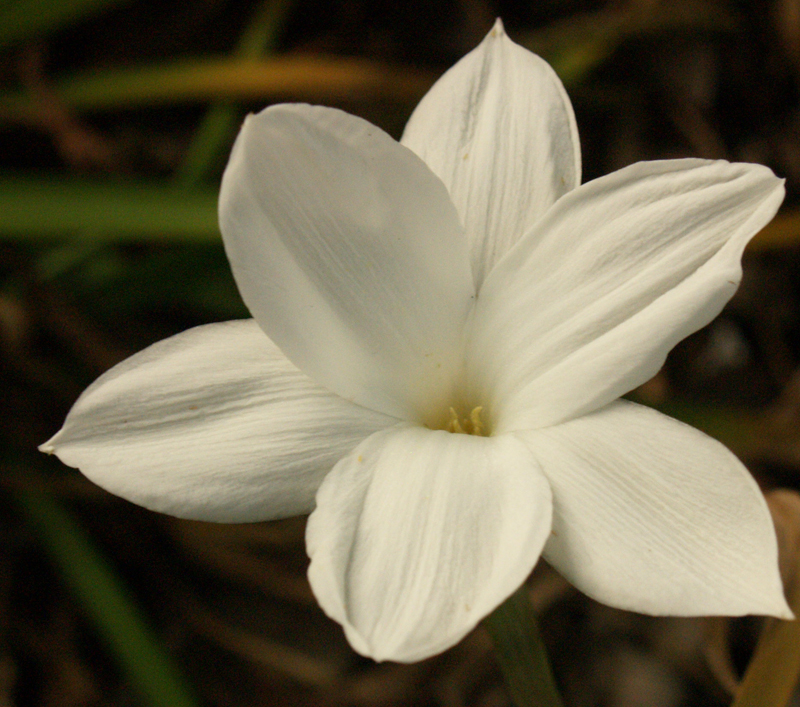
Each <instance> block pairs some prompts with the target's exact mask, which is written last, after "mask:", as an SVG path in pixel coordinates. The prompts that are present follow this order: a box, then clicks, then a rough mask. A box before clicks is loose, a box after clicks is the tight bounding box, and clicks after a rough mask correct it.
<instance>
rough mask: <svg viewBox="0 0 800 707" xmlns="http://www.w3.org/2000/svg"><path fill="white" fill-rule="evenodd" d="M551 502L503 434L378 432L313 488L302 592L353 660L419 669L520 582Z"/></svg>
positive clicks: (525, 457) (525, 458)
mask: <svg viewBox="0 0 800 707" xmlns="http://www.w3.org/2000/svg"><path fill="white" fill-rule="evenodd" d="M550 504H551V500H550V489H549V488H548V485H547V482H546V481H545V479H544V478H543V477H542V475H541V472H540V471H539V469H538V468H537V466H536V463H535V462H534V461H533V457H532V456H531V454H530V452H529V451H528V450H527V449H526V448H525V446H524V445H523V444H522V443H521V442H520V441H519V440H517V439H515V438H514V437H513V436H510V435H509V436H505V437H475V436H470V435H462V434H450V433H448V432H442V431H432V430H428V429H425V428H421V427H409V426H400V427H396V428H394V429H391V430H387V431H385V432H378V433H377V434H375V435H373V436H372V437H370V438H369V439H367V440H366V441H365V442H363V443H362V444H361V445H360V446H358V447H357V448H356V449H355V450H354V451H353V452H352V453H351V454H350V455H349V456H347V457H346V458H344V459H343V460H342V461H341V462H339V464H337V466H336V467H335V468H334V470H333V471H332V472H331V473H330V474H329V475H328V476H327V477H326V479H325V481H324V482H323V484H322V486H321V487H320V490H319V493H318V494H317V508H316V510H315V511H314V512H313V513H312V514H311V517H310V518H309V522H308V528H307V533H306V545H307V548H308V553H309V555H310V557H311V566H310V568H309V573H308V574H309V579H310V580H311V586H312V588H313V590H314V594H315V595H316V597H317V600H318V601H319V603H320V604H321V606H322V608H323V609H324V610H325V612H326V613H327V614H328V615H329V616H330V617H331V618H333V619H335V620H336V621H338V622H339V623H341V624H342V625H343V626H344V629H345V633H346V634H347V637H348V639H349V641H350V644H351V645H352V646H353V648H354V649H355V650H357V651H358V652H359V653H362V654H363V655H366V656H370V657H372V658H374V659H375V660H395V661H400V662H412V661H416V660H422V659H423V658H427V657H429V656H431V655H435V654H436V653H439V652H441V651H443V650H445V649H446V648H449V647H450V646H452V645H453V644H455V643H456V642H457V641H459V640H460V639H461V638H462V637H463V636H464V635H465V634H466V633H467V632H469V631H470V630H471V629H472V628H473V627H474V626H475V625H476V624H477V622H478V621H480V620H481V619H482V618H483V617H484V616H486V615H487V614H488V613H489V612H491V611H492V610H493V609H494V608H495V607H497V606H498V605H499V604H500V603H501V602H502V601H504V600H505V599H506V598H507V597H508V596H509V595H510V594H512V593H513V592H514V591H515V590H516V589H517V588H518V587H519V586H520V584H522V582H523V581H524V580H525V578H526V577H527V576H528V574H529V573H530V571H531V570H532V569H533V566H534V564H535V563H536V560H537V559H538V557H539V554H540V552H541V549H542V546H543V544H544V542H545V540H546V539H547V534H548V533H549V531H550V513H551V510H550Z"/></svg>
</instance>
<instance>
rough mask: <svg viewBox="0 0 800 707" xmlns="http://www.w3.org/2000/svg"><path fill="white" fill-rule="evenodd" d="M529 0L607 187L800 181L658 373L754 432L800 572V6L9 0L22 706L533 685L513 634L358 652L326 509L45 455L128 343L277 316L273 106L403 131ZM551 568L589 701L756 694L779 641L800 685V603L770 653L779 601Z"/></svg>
mask: <svg viewBox="0 0 800 707" xmlns="http://www.w3.org/2000/svg"><path fill="white" fill-rule="evenodd" d="M497 16H500V17H502V18H503V20H504V22H505V24H506V28H507V31H508V33H509V35H510V36H511V38H512V39H514V40H515V41H517V42H519V43H521V44H523V45H524V46H526V47H528V48H530V49H532V50H534V51H536V52H537V53H539V54H541V55H542V56H544V57H545V58H546V59H547V60H548V61H550V62H551V63H552V65H553V66H554V67H555V69H556V70H557V72H558V73H559V75H560V76H561V78H562V80H563V82H564V84H565V85H566V87H567V90H568V92H569V94H570V96H571V98H572V101H573V103H574V106H575V110H576V114H577V120H578V126H579V130H580V133H581V141H582V148H583V156H584V181H587V180H590V179H593V178H595V177H597V176H600V175H602V174H605V173H608V172H610V171H613V170H615V169H618V168H620V167H623V166H625V165H627V164H630V163H632V162H635V161H638V160H648V159H660V158H672V157H685V156H696V157H705V158H724V159H728V160H739V161H750V162H760V163H763V164H766V165H768V166H770V167H771V168H772V169H773V170H774V171H775V172H776V173H777V174H778V175H779V176H782V177H785V178H786V179H787V185H786V186H787V198H786V202H785V203H784V206H783V209H782V211H781V213H780V215H779V216H778V218H777V219H776V220H775V222H773V224H772V225H770V226H769V227H767V229H765V231H763V232H762V233H761V234H759V236H758V237H757V238H756V239H755V240H754V242H753V243H752V244H751V246H750V247H749V249H748V250H747V252H746V255H745V263H744V280H743V283H742V286H741V288H740V290H739V292H738V293H737V295H736V296H735V298H734V299H733V300H732V302H731V303H730V305H729V306H728V307H727V309H726V310H725V311H724V312H723V314H722V315H721V316H720V317H719V318H718V319H717V320H716V321H715V322H713V323H712V324H711V325H710V326H709V327H707V328H706V329H705V330H703V331H701V332H698V333H697V334H695V335H694V336H692V337H690V338H689V339H687V340H686V341H684V342H683V343H681V344H680V345H679V346H678V347H677V348H676V349H675V350H674V351H673V352H672V354H671V355H670V357H669V360H668V362H667V364H666V366H665V368H664V370H663V371H662V372H661V373H659V375H658V376H656V378H654V379H653V380H652V381H650V382H649V383H648V384H646V385H645V386H643V387H642V388H641V389H639V390H637V391H635V392H634V393H633V397H635V398H636V399H637V400H639V401H642V402H645V403H647V404H650V405H653V406H655V407H658V408H659V409H661V410H664V411H666V412H668V413H670V414H672V415H674V416H676V417H678V418H680V419H683V420H686V421H688V422H690V423H691V424H694V425H696V426H698V427H700V428H701V429H703V430H705V431H707V432H708V433H709V434H712V435H714V436H716V437H717V438H718V439H720V440H722V441H723V442H724V443H726V444H727V445H728V446H729V447H731V448H732V449H733V450H734V451H735V452H736V453H737V454H738V455H739V456H740V457H741V458H742V460H743V461H744V462H745V463H746V464H747V465H748V467H749V468H750V469H751V471H752V473H753V474H754V476H755V477H756V478H757V480H758V481H759V483H760V484H761V485H762V487H763V488H764V490H765V492H767V493H768V497H769V499H770V504H771V509H772V510H773V513H774V516H775V519H776V524H777V527H778V533H779V538H780V543H781V549H782V570H783V572H784V577H785V580H786V582H787V585H788V586H789V587H790V590H792V588H794V587H795V586H796V583H797V581H798V577H800V563H799V562H798V548H800V496H798V495H797V494H796V491H797V489H798V487H800V368H799V367H798V363H799V362H800V257H799V256H800V211H798V197H799V196H800V101H799V98H800V95H799V93H798V86H799V85H800V84H799V83H798V79H799V78H800V1H799V0H763V1H761V2H756V1H747V0H716V1H713V2H711V1H709V2H702V1H700V0H684V1H683V2H681V3H673V2H666V1H664V2H659V1H658V0H617V1H612V2H603V1H601V0H494V1H492V0H439V2H430V1H424V0H401V1H400V2H395V3H385V2H381V1H379V0H265V1H264V0H195V1H194V2H180V1H179V0H158V1H156V0H0V371H1V374H0V401H2V405H1V406H0V462H1V464H0V707H34V706H35V707H79V706H80V707H83V706H87V707H89V706H97V707H99V706H111V707H117V706H119V707H122V706H131V707H134V706H135V707H139V706H141V707H150V706H154V707H171V706H174V707H192V705H197V706H207V707H228V706H230V707H233V706H234V705H235V706H236V707H250V706H256V705H331V706H334V705H354V706H355V705H442V706H445V707H459V706H467V705H481V706H484V707H489V706H498V707H500V706H505V705H509V704H510V702H509V699H508V697H507V696H506V693H505V691H504V688H503V685H502V681H501V677H500V673H499V670H498V668H497V665H496V664H495V662H494V658H493V656H492V653H491V645H490V643H489V639H488V637H487V635H486V634H485V633H484V631H483V630H482V629H481V628H479V629H477V630H476V631H475V632H473V633H472V634H471V635H470V636H468V637H467V638H466V639H465V640H464V641H463V642H462V643H461V644H460V645H459V646H457V647H456V648H454V649H452V650H451V651H449V652H447V653H445V654H444V655H442V656H439V657H436V658H433V659H430V660H428V661H424V662H422V663H419V664H415V665H394V664H381V665H378V664H375V663H373V662H371V661H369V660H366V659H363V658H360V657H359V656H357V655H356V654H354V653H353V652H352V651H351V650H350V648H349V647H348V645H347V643H346V641H345V639H344V636H343V633H342V631H341V629H340V628H339V626H338V625H336V624H334V623H332V622H331V621H329V620H328V619H327V618H326V617H325V616H324V615H323V613H322V611H321V610H320V609H319V608H318V607H317V605H316V603H315V601H314V599H313V597H312V595H311V593H310V590H309V586H308V583H307V581H306V579H305V569H306V565H307V559H306V556H305V551H304V545H303V531H304V525H305V519H304V518H299V519H292V520H288V521H281V522H274V523H262V524H252V525H239V526H215V525H211V524H204V523H196V522H188V521H179V520H175V519H172V518H168V517H165V516H160V515H157V514H154V513H150V512H148V511H145V510H142V509H140V508H137V507H134V506H132V505H131V504H129V503H127V502H125V501H122V500H119V499H117V498H114V497H112V496H110V495H109V494H107V493H105V492H103V491H101V490H100V489H98V488H97V487H95V486H93V485H92V484H91V483H90V482H88V481H86V480H85V479H84V478H83V477H82V476H81V475H80V474H79V473H78V472H77V471H75V470H73V469H68V468H66V467H65V466H63V465H61V464H60V463H59V462H58V461H57V460H56V459H55V458H52V459H51V458H48V457H46V456H45V455H42V454H39V453H38V452H36V447H37V445H39V444H41V443H42V442H44V441H45V440H46V439H48V438H49V437H50V436H51V435H52V434H53V433H54V432H55V431H56V430H57V429H58V428H59V427H60V425H61V423H62V421H63V419H64V416H65V414H66V412H67V410H68V409H69V407H70V405H71V404H72V403H73V402H74V400H75V399H76V397H77V396H78V395H79V394H80V392H81V391H82V390H83V388H85V387H86V386H87V385H88V384H89V383H90V382H91V381H92V380H93V379H94V378H96V377H97V376H98V375H99V374H100V373H102V372H103V371H104V370H106V369H108V368H109V367H110V366H112V365H113V364H115V363H116V362H118V361H120V360H122V359H123V358H125V357H126V356H128V355H130V354H131V353H133V352H135V351H137V350H139V349H141V348H143V347H145V346H146V345H148V344H150V343H152V342H154V341H156V340H158V339H161V338H164V337H166V336H169V335H171V334H174V333H177V332H179V331H182V330H184V329H186V328H188V327H190V326H193V325H196V324H201V323H205V322H211V321H220V320H225V319H231V318H240V317H246V316H248V313H247V310H246V309H245V307H244V306H243V304H242V302H241V300H240V298H239V295H238V292H237V290H236V288H235V286H234V283H233V279H232V277H231V274H230V271H229V269H228V266H227V262H226V260H225V256H224V253H223V249H222V245H221V241H220V236H219V233H218V229H217V225H216V194H217V188H218V182H219V178H220V175H221V171H222V167H223V166H224V163H225V159H226V157H227V152H228V150H229V149H230V146H231V144H232V141H233V138H234V136H235V133H236V130H237V127H238V125H239V124H240V122H241V120H242V117H243V116H244V114H245V113H246V112H247V111H251V110H259V109H260V108H262V107H264V106H265V105H267V104H270V103H274V102H281V101H305V102H311V103H322V104H326V105H332V106H337V107H340V108H343V109H345V110H347V111H349V112H352V113H355V114H357V115H360V116H363V117H365V118H367V119H368V120H370V121H372V122H373V123H375V124H377V125H379V126H380V127H382V128H384V129H385V130H387V131H388V132H389V133H391V134H392V135H393V136H395V137H399V136H400V134H401V131H402V128H403V125H404V124H405V121H406V120H407V118H408V116H409V115H410V113H411V110H412V109H413V107H414V105H415V104H416V102H417V101H418V100H419V98H420V97H421V96H422V95H423V94H424V92H425V91H426V90H427V88H428V87H429V86H430V85H431V84H432V83H433V81H435V79H436V78H437V77H438V76H439V75H440V74H441V73H442V72H443V71H444V70H445V69H446V68H447V67H449V66H450V65H452V64H453V63H454V62H455V61H456V60H457V59H458V58H460V57H461V56H462V55H463V54H465V53H466V52H468V51H469V50H470V49H472V48H473V47H474V46H476V45H477V44H478V43H479V42H480V41H481V39H482V38H483V36H484V34H485V33H486V32H487V31H488V30H489V28H490V27H491V25H492V23H493V21H494V18H495V17H497ZM529 585H530V592H531V597H532V600H533V601H534V603H535V606H536V607H537V610H538V611H539V612H540V614H541V622H542V627H543V632H544V636H545V639H546V642H547V643H548V646H549V648H550V652H551V656H552V661H553V664H554V667H555V671H556V675H557V679H558V681H559V684H560V685H561V687H562V689H563V693H564V696H565V701H566V703H567V705H568V707H573V706H574V707H594V706H597V707H601V706H608V707H637V706H642V707H644V706H648V707H651V706H653V707H678V706H686V707H690V706H694V705H711V706H712V707H713V706H715V705H728V704H730V702H731V699H732V695H733V694H734V693H735V691H736V690H737V686H738V684H739V682H740V680H741V678H742V674H743V671H744V669H745V667H746V666H747V664H748V661H749V660H750V657H751V655H753V652H754V650H757V651H760V652H761V653H763V652H764V651H769V650H773V651H774V654H773V657H772V658H770V659H769V660H768V661H767V662H766V663H763V661H762V667H763V665H767V666H768V669H767V671H766V672H767V673H768V679H766V680H765V679H764V676H763V675H761V677H760V678H759V676H758V675H756V676H755V677H753V676H752V675H749V676H748V680H749V681H750V682H751V683H752V682H753V681H755V683H754V684H755V685H756V686H757V687H756V688H751V691H753V690H754V691H755V692H757V693H761V694H762V699H763V702H761V703H759V704H764V705H773V706H776V707H780V705H784V704H793V705H799V704H800V700H798V697H797V695H796V694H795V695H794V697H791V695H792V684H793V681H794V679H795V678H796V675H797V673H796V670H797V668H796V666H795V663H793V662H792V661H791V660H789V658H791V657H792V655H794V659H795V662H796V659H797V656H796V655H795V654H796V653H797V647H798V646H800V633H798V632H797V629H796V628H794V629H791V630H794V631H795V632H794V633H786V631H785V630H784V629H783V628H781V627H777V628H776V625H775V624H768V625H767V626H766V630H765V633H764V634H763V636H764V638H762V640H761V643H760V644H759V648H758V649H756V645H757V641H758V640H759V636H761V635H762V630H763V629H764V622H763V621H762V620H760V619H755V618H746V619H737V620H734V621H729V620H721V619H675V618H659V619H654V618H648V617H643V616H638V615H635V614H630V613H626V612H621V611H615V610H612V609H609V608H607V607H603V606H600V605H598V604H596V603H594V602H592V601H590V600H589V599H587V598H586V597H584V596H582V595H580V594H579V593H577V592H576V591H575V590H574V589H572V588H571V587H570V586H569V585H568V584H567V583H566V582H565V581H564V580H563V579H561V578H560V577H559V576H558V575H557V574H556V573H555V572H554V571H553V570H551V569H550V568H548V567H547V566H546V565H544V563H540V566H539V567H538V568H537V570H536V571H535V573H534V575H533V577H532V578H531V580H530V583H529ZM782 631H783V632H782ZM792 646H794V648H792ZM793 650H794V654H793V653H792V651H793ZM783 656H787V660H786V661H782V657H783ZM763 672H764V671H763V670H762V673H763ZM759 679H761V680H762V683H761V684H759V683H758V680H759ZM776 685H778V686H779V687H780V690H781V691H780V693H778V692H775V690H776V689H777V688H776ZM771 690H772V692H770V691H771ZM778 695H779V696H778ZM752 704H755V703H752Z"/></svg>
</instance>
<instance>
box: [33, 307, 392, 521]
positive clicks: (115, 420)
mask: <svg viewBox="0 0 800 707" xmlns="http://www.w3.org/2000/svg"><path fill="white" fill-rule="evenodd" d="M396 422H397V421H396V420H395V419H393V418H390V417H387V416H385V415H381V414H379V413H376V412H373V411H371V410H367V409H365V408H362V407H360V406H358V405H355V404H353V403H349V402H347V401H345V400H342V399H341V398H339V397H338V396H336V395H334V394H333V393H330V392H328V391H327V390H325V389H324V388H322V387H320V386H319V385H317V384H316V383H314V382H312V381H311V380H310V379H309V378H308V376H306V375H305V374H304V373H302V372H301V371H299V370H298V369H297V368H296V367H295V366H294V365H293V364H292V363H290V362H289V361H288V359H286V357H285V356H283V354H282V353H281V352H280V350H279V349H278V348H277V347H276V346H275V344H273V343H272V342H271V341H270V340H269V339H268V338H267V336H266V335H265V334H264V332H263V331H261V329H260V328H259V327H258V325H257V324H256V323H255V322H254V321H253V320H247V321H233V322H225V323H221V324H209V325H206V326H200V327H196V328H194V329H189V330H188V331H185V332H183V333H182V334H178V335H177V336H173V337H171V338H169V339H166V340H164V341H160V342H158V343H156V344H153V345H152V346H150V347H149V348H147V349H145V350H144V351H140V352H139V353H137V354H136V355H134V356H131V357H130V358H129V359H127V360H125V361H123V362H122V363H120V364H119V365H117V366H115V367H114V368H112V369H111V370H110V371H108V372H107V373H105V374H104V375H103V376H101V377H100V378H99V379H98V380H97V381H95V383H93V384H92V385H91V386H90V387H89V388H87V390H86V391H85V392H84V393H83V395H81V397H80V398H79V399H78V401H77V402H76V403H75V405H74V406H73V408H72V410H71V411H70V413H69V415H68V416H67V419H66V422H65V423H64V427H63V428H62V429H61V431H60V432H58V433H57V434H56V435H55V436H54V437H53V438H52V439H51V440H50V441H49V442H47V443H46V444H43V445H42V446H41V447H40V449H41V450H42V451H44V452H49V453H54V454H56V455H57V456H58V457H59V459H61V461H63V462H64V463H65V464H68V465H69V466H74V467H77V468H79V469H80V470H81V471H82V472H83V473H84V474H85V475H86V476H87V477H89V478H90V479H91V480H92V481H94V482H95V483H96V484H98V485H99V486H102V487H103V488H105V489H107V490H108V491H110V492H112V493H114V494H117V495H118V496H122V497H123V498H126V499H128V500H129V501H133V502H134V503H138V504H139V505H141V506H145V507H146V508H150V509H151V510H154V511H160V512H162V513H169V514H170V515H174V516H178V517H181V518H194V519H197V520H212V521H218V522H249V521H258V520H269V519H273V518H282V517H284V516H291V515H297V514H299V513H307V512H309V511H310V510H311V509H312V508H313V507H314V495H315V494H316V491H317V489H318V487H319V485H320V483H321V481H322V478H323V477H324V476H325V474H326V473H327V472H328V471H330V470H331V469H332V468H333V466H334V465H335V464H336V462H337V461H338V460H339V459H340V458H341V457H342V456H344V455H345V454H346V453H347V452H349V451H350V450H351V449H352V448H353V447H354V446H355V445H357V444H358V443H359V442H361V441H362V440H363V439H365V438H366V437H367V436H368V435H370V434H372V433H373V432H375V431H376V430H380V429H383V428H386V427H388V426H390V425H392V424H396Z"/></svg>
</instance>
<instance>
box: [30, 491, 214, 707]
mask: <svg viewBox="0 0 800 707" xmlns="http://www.w3.org/2000/svg"><path fill="white" fill-rule="evenodd" d="M17 500H18V503H19V507H20V508H21V509H22V511H23V513H24V515H25V517H26V519H27V521H28V522H29V523H30V524H31V526H32V527H33V528H34V529H35V530H36V532H37V534H38V535H39V538H40V540H41V542H42V544H43V545H44V547H45V549H46V550H47V552H48V554H49V555H50V557H51V559H52V560H53V562H54V563H55V564H56V566H57V567H58V569H59V570H60V572H61V574H62V576H63V577H64V580H65V581H66V583H67V584H68V585H69V587H70V589H71V590H72V593H73V594H74V595H75V597H77V599H78V600H79V601H80V603H81V605H82V607H83V609H84V610H85V611H86V613H87V614H88V615H89V618H90V619H91V620H92V621H93V623H94V626H95V629H96V630H97V632H98V633H99V634H100V635H101V636H102V637H103V639H104V640H105V641H106V644H107V645H108V646H109V647H110V648H111V650H112V651H113V654H114V656H115V657H116V659H117V662H118V663H119V666H120V667H121V669H122V670H123V672H124V673H125V675H126V677H127V679H128V680H129V682H130V684H131V686H132V687H134V688H135V689H136V690H137V691H138V692H139V693H140V695H142V697H143V698H145V699H146V700H147V703H148V704H150V705H152V707H198V703H197V701H196V700H195V698H194V697H193V696H192V693H191V691H190V689H189V687H188V685H187V683H186V682H185V680H184V678H183V676H182V675H181V673H180V671H179V670H178V668H177V666H175V664H174V663H173V661H172V659H171V658H170V657H169V655H167V653H166V652H165V651H164V649H163V647H162V645H161V643H160V641H159V639H158V637H157V636H156V635H155V634H154V633H153V632H152V630H151V629H150V627H149V626H148V624H147V621H146V618H145V616H144V615H143V614H142V612H141V610H140V609H139V607H138V606H137V604H136V603H135V602H134V601H133V599H132V597H131V596H130V594H129V592H128V590H127V587H125V586H124V585H123V584H122V582H121V581H120V579H119V578H118V577H117V575H116V574H115V573H114V570H113V569H112V568H111V566H110V565H109V564H108V562H107V561H106V559H105V558H104V557H103V556H102V555H101V554H100V552H99V551H98V550H97V548H96V547H95V546H94V544H93V543H92V541H91V539H90V538H89V536H88V535H86V533H85V532H84V531H83V529H82V528H81V527H80V526H79V525H78V524H77V523H76V521H75V520H74V519H73V518H72V516H71V515H70V514H69V513H68V512H67V511H66V509H64V508H63V507H62V506H61V504H60V503H58V501H56V500H55V499H54V498H51V497H50V496H46V495H44V494H41V493H38V492H35V491H30V490H27V491H19V492H17Z"/></svg>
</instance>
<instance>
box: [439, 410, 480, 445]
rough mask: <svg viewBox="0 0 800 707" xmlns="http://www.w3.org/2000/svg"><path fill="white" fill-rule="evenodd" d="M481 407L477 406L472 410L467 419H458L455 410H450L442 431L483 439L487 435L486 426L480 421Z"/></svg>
mask: <svg viewBox="0 0 800 707" xmlns="http://www.w3.org/2000/svg"><path fill="white" fill-rule="evenodd" d="M482 411H483V406H482V405H478V406H477V407H474V408H472V412H471V413H470V414H469V417H459V415H458V413H457V412H456V410H455V408H452V407H451V408H450V419H449V420H448V421H447V424H446V425H445V427H444V429H445V430H446V431H447V432H454V433H456V434H462V435H477V436H478V437H485V436H486V435H487V429H486V426H485V425H484V423H483V420H482V419H481V412H482Z"/></svg>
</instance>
